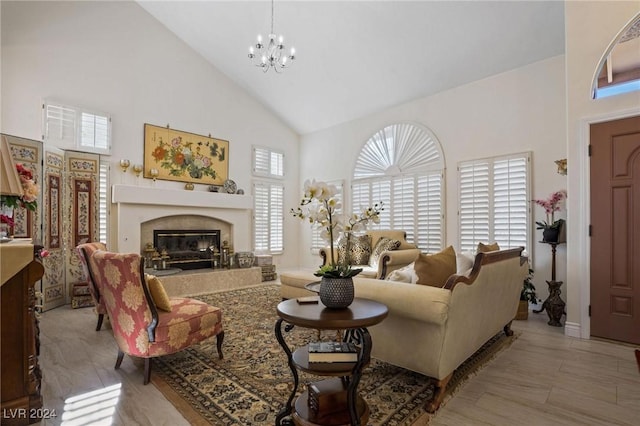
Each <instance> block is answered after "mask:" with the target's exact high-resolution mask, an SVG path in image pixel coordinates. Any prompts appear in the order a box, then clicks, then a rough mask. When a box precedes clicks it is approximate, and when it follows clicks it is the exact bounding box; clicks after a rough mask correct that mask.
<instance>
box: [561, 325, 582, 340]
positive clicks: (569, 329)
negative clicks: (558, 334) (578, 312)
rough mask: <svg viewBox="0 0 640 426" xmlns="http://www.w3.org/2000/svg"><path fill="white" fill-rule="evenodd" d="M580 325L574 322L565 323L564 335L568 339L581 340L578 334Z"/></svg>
mask: <svg viewBox="0 0 640 426" xmlns="http://www.w3.org/2000/svg"><path fill="white" fill-rule="evenodd" d="M580 331H581V329H580V324H579V323H576V322H565V324H564V334H565V336H568V337H575V338H576V339H581V338H582V335H581V333H580Z"/></svg>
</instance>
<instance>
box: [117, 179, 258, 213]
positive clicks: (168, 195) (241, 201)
mask: <svg viewBox="0 0 640 426" xmlns="http://www.w3.org/2000/svg"><path fill="white" fill-rule="evenodd" d="M111 191H112V192H111V200H112V202H114V203H118V204H154V205H160V206H185V207H186V206H189V207H215V208H223V209H252V208H253V197H252V196H251V195H238V194H224V193H221V192H204V191H187V190H184V189H183V190H176V189H165V188H149V187H142V186H133V185H113V187H112V188H111Z"/></svg>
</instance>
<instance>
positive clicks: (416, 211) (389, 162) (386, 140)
mask: <svg viewBox="0 0 640 426" xmlns="http://www.w3.org/2000/svg"><path fill="white" fill-rule="evenodd" d="M443 188H444V158H443V156H442V149H441V147H440V143H439V142H438V140H437V139H436V137H435V135H434V134H433V133H432V132H431V131H429V130H428V129H426V128H424V127H422V126H418V125H414V124H408V123H401V124H394V125H391V126H387V127H385V128H384V129H382V130H380V131H378V132H377V133H376V134H374V135H373V136H372V137H371V138H370V139H369V140H368V141H367V142H366V143H365V145H364V147H363V148H362V150H361V151H360V155H359V156H358V159H357V161H356V166H355V170H354V173H353V181H352V184H351V208H352V210H353V212H354V213H358V212H360V211H362V209H364V208H367V207H369V206H371V205H373V204H375V203H377V202H380V201H382V202H383V203H384V211H383V212H382V214H381V215H380V223H379V224H377V225H375V228H377V229H397V230H403V231H405V232H406V233H407V240H408V241H410V242H413V243H414V244H416V245H417V246H418V247H419V248H420V249H422V250H423V251H426V252H436V251H439V250H441V249H442V248H443V244H444V200H443V197H444V193H443ZM372 227H374V226H372Z"/></svg>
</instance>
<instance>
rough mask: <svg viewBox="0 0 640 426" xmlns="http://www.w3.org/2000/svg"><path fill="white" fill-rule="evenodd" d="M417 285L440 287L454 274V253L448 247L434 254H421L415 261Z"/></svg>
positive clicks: (450, 247)
mask: <svg viewBox="0 0 640 426" xmlns="http://www.w3.org/2000/svg"><path fill="white" fill-rule="evenodd" d="M415 269H416V274H418V281H417V284H424V285H430V286H433V287H442V286H443V285H444V284H445V283H446V282H447V279H448V278H449V277H450V276H451V275H453V274H455V273H456V252H455V250H454V249H453V246H449V247H447V248H446V249H444V250H442V251H441V252H438V253H434V254H421V255H419V256H418V258H417V259H416V264H415Z"/></svg>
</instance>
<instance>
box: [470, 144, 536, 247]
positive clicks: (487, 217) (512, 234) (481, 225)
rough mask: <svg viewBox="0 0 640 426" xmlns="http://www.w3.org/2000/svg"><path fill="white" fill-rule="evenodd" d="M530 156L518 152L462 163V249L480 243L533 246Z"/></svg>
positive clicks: (501, 245) (504, 245)
mask: <svg viewBox="0 0 640 426" xmlns="http://www.w3.org/2000/svg"><path fill="white" fill-rule="evenodd" d="M529 159H530V155H529V154H528V153H526V154H515V155H512V156H505V157H495V158H489V159H483V160H477V161H471V162H465V163H461V164H460V165H459V167H458V173H459V183H460V204H459V226H460V233H459V235H460V249H461V250H475V249H476V247H477V245H478V242H483V243H491V242H494V241H495V242H497V243H498V244H499V245H500V248H504V249H506V248H513V247H519V246H523V247H525V248H528V247H529V225H528V224H529V205H528V200H529Z"/></svg>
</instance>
